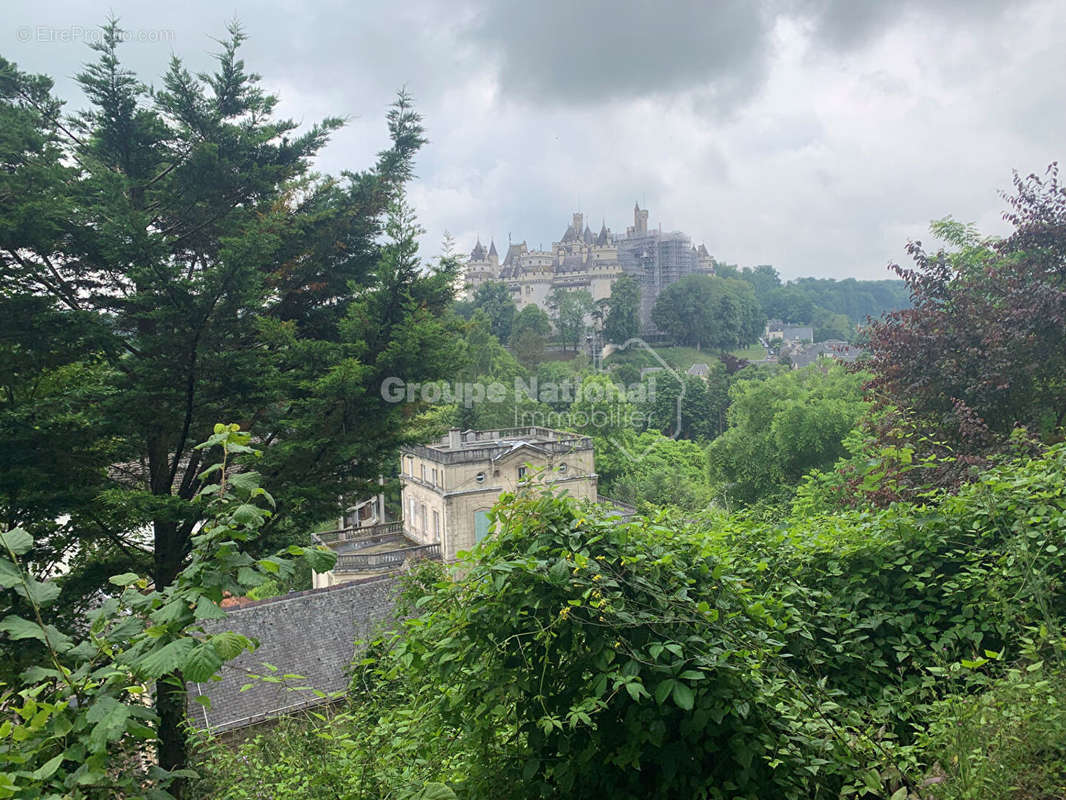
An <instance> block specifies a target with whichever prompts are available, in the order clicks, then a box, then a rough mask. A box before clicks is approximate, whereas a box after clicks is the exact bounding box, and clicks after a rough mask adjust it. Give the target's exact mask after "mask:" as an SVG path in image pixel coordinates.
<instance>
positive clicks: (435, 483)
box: [433, 469, 437, 486]
mask: <svg viewBox="0 0 1066 800" xmlns="http://www.w3.org/2000/svg"><path fill="white" fill-rule="evenodd" d="M433 485H434V486H436V485H437V470H435V469H434V470H433Z"/></svg>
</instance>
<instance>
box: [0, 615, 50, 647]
mask: <svg viewBox="0 0 1066 800" xmlns="http://www.w3.org/2000/svg"><path fill="white" fill-rule="evenodd" d="M0 631H3V632H4V633H6V634H7V635H8V636H10V637H11V638H12V639H39V640H40V641H42V642H43V641H44V630H43V629H42V628H41V626H40V625H38V624H37V623H36V622H30V621H29V620H28V619H23V618H22V617H20V616H17V615H15V614H8V615H7V616H6V617H4V618H3V620H0Z"/></svg>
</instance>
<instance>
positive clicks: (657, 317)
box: [651, 275, 766, 350]
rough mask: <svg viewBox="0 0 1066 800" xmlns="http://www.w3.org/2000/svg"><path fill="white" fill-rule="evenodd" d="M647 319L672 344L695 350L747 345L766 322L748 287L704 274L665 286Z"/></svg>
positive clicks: (751, 290)
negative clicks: (673, 341) (694, 348)
mask: <svg viewBox="0 0 1066 800" xmlns="http://www.w3.org/2000/svg"><path fill="white" fill-rule="evenodd" d="M651 316H652V320H653V321H654V322H655V324H656V325H657V326H658V327H659V328H660V329H661V330H664V331H666V332H667V333H669V334H670V335H671V336H672V337H673V338H674V340H675V341H676V342H678V343H679V344H683V345H691V346H693V347H696V348H697V349H701V348H703V347H705V346H706V347H711V348H715V349H718V350H729V349H731V348H734V347H737V346H739V345H747V344H751V343H752V342H754V341H756V340H757V339H758V338H759V336H760V335H762V331H763V325H764V324H765V322H766V318H765V317H764V316H763V314H762V310H761V309H760V307H759V304H758V302H757V301H756V299H755V292H754V291H753V289H752V288H751V285H750V284H748V283H747V282H745V281H742V280H737V279H734V278H721V277H711V276H708V275H690V276H688V277H686V278H682V279H681V280H679V281H677V282H676V283H672V284H670V285H669V286H667V287H666V288H665V289H663V290H662V291H661V292H660V293H659V297H658V299H656V301H655V306H654V308H652V312H651Z"/></svg>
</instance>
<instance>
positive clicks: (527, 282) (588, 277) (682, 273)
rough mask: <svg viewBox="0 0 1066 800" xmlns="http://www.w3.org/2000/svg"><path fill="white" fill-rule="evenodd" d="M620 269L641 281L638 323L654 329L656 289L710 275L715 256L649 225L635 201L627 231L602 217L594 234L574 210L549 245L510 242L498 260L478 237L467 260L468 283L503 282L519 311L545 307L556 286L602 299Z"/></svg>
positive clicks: (471, 288) (676, 233)
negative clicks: (616, 229) (546, 247)
mask: <svg viewBox="0 0 1066 800" xmlns="http://www.w3.org/2000/svg"><path fill="white" fill-rule="evenodd" d="M623 274H627V275H632V276H634V277H635V278H637V280H638V281H639V282H640V288H641V292H640V297H641V303H640V319H641V326H642V328H643V329H644V330H645V331H646V332H652V331H654V325H653V324H652V321H651V310H652V308H653V307H654V305H655V301H656V299H657V298H658V296H659V292H661V291H662V290H663V289H664V288H665V287H666V286H669V285H670V284H672V283H675V282H677V281H679V280H681V278H684V277H686V276H688V275H697V274H705V275H713V274H714V259H713V258H712V257H711V255H710V253H709V252H708V250H707V248H706V246H705V245H702V244H701V245H699V246H698V247H697V246H695V245H693V244H692V240H691V239H690V238H689V237H688V236H687V235H686V234H684V233H682V232H680V231H670V232H663V231H662V229H661V228H659V229H649V227H648V210H647V209H642V208H641V207H640V206H639V205H638V204H635V205H634V207H633V225H632V226H629V227H627V228H626V232H625V234H616V233H613V232H612V231H611V230H610V229H609V228H608V227H607V224H606V221H603V222H601V225H600V230H599V233H593V232H592V229H591V228H590V227H589V225H588V224H587V223H586V221H585V217H584V214H582V213H580V212H576V213H574V215H573V216H572V217H571V220H570V225H569V226H568V227H567V229H566V230H565V231H564V232H563V235H562V237H561V238H560V239H559V241H557V242H552V246H551V249H550V250H531V249H530V248H529V247H528V245H527V244H526V243H525V241H522V242H518V243H509V244H508V247H507V253H506V254H505V255H504V257H503V260H502V261H500V258H499V253H498V252H497V250H496V243H495V242H494V241H490V242H489V247H488V248H487V249H486V248H485V246H484V245H483V244H482V243H481V241H480V239H479V240H478V241H477V243H476V244H475V245H474V249H473V250H472V251H471V252H470V257H469V258H468V260H467V265H466V286H467V288H468V290H469V291H470V292H473V291H475V290H476V289H477V287H478V286H480V285H482V284H483V283H486V282H487V281H502V282H503V283H505V284H507V286H508V288H509V289H510V290H511V297H512V298H513V299H514V301H515V304H516V305H517V306H518V309H519V310H521V309H522V308H524V307H525V306H527V305H529V304H531V303H532V304H534V305H537V306H540V307H541V308H545V309H546V308H547V299H548V295H549V294H551V292H552V291H553V290H555V289H558V288H562V289H572V290H577V289H583V290H585V291H587V292H588V293H589V294H590V295H591V296H592V299H593V301H596V300H603V299H606V298H608V297H610V295H611V286H612V285H613V284H614V282H615V280H617V279H618V277H619V276H621V275H623Z"/></svg>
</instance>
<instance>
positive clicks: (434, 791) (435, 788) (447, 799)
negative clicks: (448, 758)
mask: <svg viewBox="0 0 1066 800" xmlns="http://www.w3.org/2000/svg"><path fill="white" fill-rule="evenodd" d="M416 797H418V798H419V800H456V796H455V792H453V791H452V790H451V789H449V788H448V787H447V786H445V785H444V784H443V783H427V784H426V785H425V786H423V787H422V791H421V792H419V793H418V794H417V795H416Z"/></svg>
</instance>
